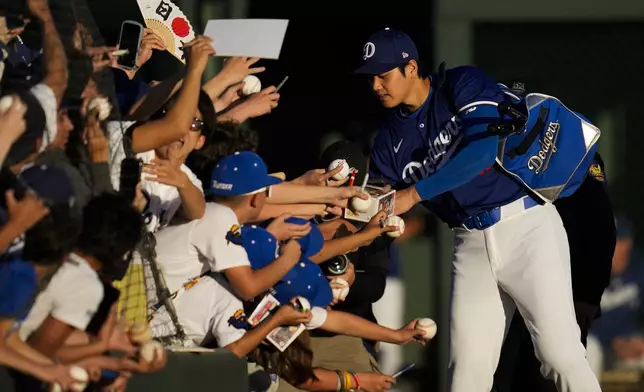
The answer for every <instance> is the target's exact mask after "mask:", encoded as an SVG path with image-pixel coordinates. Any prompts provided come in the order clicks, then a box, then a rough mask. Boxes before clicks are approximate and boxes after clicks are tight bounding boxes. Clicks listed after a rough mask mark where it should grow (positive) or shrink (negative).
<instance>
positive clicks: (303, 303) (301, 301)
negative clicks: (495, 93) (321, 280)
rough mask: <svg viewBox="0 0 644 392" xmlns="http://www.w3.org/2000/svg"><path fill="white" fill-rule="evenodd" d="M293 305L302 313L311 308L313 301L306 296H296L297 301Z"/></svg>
mask: <svg viewBox="0 0 644 392" xmlns="http://www.w3.org/2000/svg"><path fill="white" fill-rule="evenodd" d="M293 306H294V307H295V309H296V310H298V311H300V312H302V313H306V312H308V311H310V310H311V303H310V302H309V300H308V299H306V298H304V297H295V303H294V304H293Z"/></svg>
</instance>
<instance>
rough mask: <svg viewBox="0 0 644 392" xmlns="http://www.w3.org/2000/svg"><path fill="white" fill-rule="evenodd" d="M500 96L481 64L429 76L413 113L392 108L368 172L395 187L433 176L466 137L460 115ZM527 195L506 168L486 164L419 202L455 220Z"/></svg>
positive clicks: (498, 89) (378, 137)
mask: <svg viewBox="0 0 644 392" xmlns="http://www.w3.org/2000/svg"><path fill="white" fill-rule="evenodd" d="M503 100H504V94H503V92H502V90H501V89H500V88H499V87H498V86H497V85H496V83H495V82H494V81H493V80H492V79H491V78H489V77H488V76H487V75H485V74H484V73H483V72H482V71H481V70H480V69H479V68H475V67H456V68H452V69H450V70H447V71H446V72H445V75H444V79H441V75H438V74H435V75H432V76H431V89H430V94H429V96H428V97H427V100H426V101H425V103H424V104H423V105H422V106H421V107H420V108H419V109H418V110H417V111H416V112H414V113H412V114H404V113H402V111H401V110H400V109H399V108H396V109H393V110H392V112H391V114H390V116H389V118H388V120H387V121H386V122H385V123H384V124H383V125H382V127H381V129H380V132H379V133H378V135H377V136H376V139H375V141H374V146H373V150H372V154H371V163H370V169H371V174H370V176H371V177H372V178H375V179H381V180H384V181H385V182H387V183H389V184H391V185H392V186H393V187H394V188H396V189H404V188H407V187H408V186H410V185H412V184H414V183H416V182H418V181H420V180H422V179H423V178H426V177H429V176H431V175H432V174H433V173H435V172H436V171H438V170H440V169H441V167H442V166H443V165H445V163H446V162H447V161H448V160H449V159H450V158H451V157H452V156H454V154H458V151H459V149H460V148H461V147H462V146H463V143H465V139H464V136H465V129H463V124H462V122H461V120H460V118H459V110H462V113H468V111H470V112H471V111H475V110H477V107H480V105H493V104H494V103H498V102H501V101H503ZM524 195H525V192H524V191H523V189H522V188H521V187H520V186H519V185H518V184H517V183H516V182H515V181H514V180H513V179H511V178H510V177H508V176H507V175H506V174H504V173H502V172H500V171H498V170H496V169H487V170H484V171H483V172H482V173H481V174H480V175H479V176H477V177H475V178H474V179H472V180H470V181H469V182H468V183H466V184H465V185H463V186H460V187H458V188H456V189H453V190H452V191H450V192H447V193H444V194H442V195H440V196H438V197H436V198H434V199H432V200H428V201H426V202H424V203H423V204H424V205H425V206H426V207H428V208H429V209H431V210H432V211H433V212H434V213H436V215H437V216H438V217H439V218H441V219H442V220H443V221H445V222H447V223H448V224H450V225H458V224H460V223H462V221H463V220H464V219H465V218H467V217H469V216H471V215H473V214H476V213H478V212H480V211H482V210H486V209H489V208H493V207H497V206H500V205H504V204H507V203H510V202H512V201H514V200H516V199H518V198H519V197H522V196H524Z"/></svg>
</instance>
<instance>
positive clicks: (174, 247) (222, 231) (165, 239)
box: [156, 203, 250, 293]
mask: <svg viewBox="0 0 644 392" xmlns="http://www.w3.org/2000/svg"><path fill="white" fill-rule="evenodd" d="M235 233H236V234H237V235H235ZM156 239H157V247H156V253H157V263H158V265H159V268H161V270H162V271H163V276H164V277H165V281H166V284H167V286H168V289H169V290H170V292H171V293H172V292H174V291H176V290H177V289H179V287H181V285H182V284H184V283H185V282H186V281H188V280H190V279H192V278H194V277H196V276H199V275H201V274H202V273H204V272H206V271H209V270H210V271H213V272H222V271H224V270H227V269H229V268H234V267H241V266H250V261H249V260H248V254H247V253H246V250H245V249H244V247H243V246H242V245H241V237H240V224H239V220H238V219H237V215H235V213H234V212H233V210H231V209H230V208H229V207H226V206H224V205H222V204H218V203H206V212H205V214H204V216H203V218H201V219H196V220H193V221H190V222H187V223H183V224H179V225H176V226H169V227H166V228H164V229H163V230H161V231H159V232H158V233H157V234H156ZM231 239H232V240H233V241H230V240H231Z"/></svg>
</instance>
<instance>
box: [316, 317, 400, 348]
mask: <svg viewBox="0 0 644 392" xmlns="http://www.w3.org/2000/svg"><path fill="white" fill-rule="evenodd" d="M320 329H323V330H325V331H328V332H332V333H337V334H342V335H347V336H354V337H357V338H362V339H367V340H374V341H378V342H387V343H396V331H394V330H393V329H389V328H386V327H383V326H381V325H378V324H376V323H372V322H371V321H369V320H366V319H364V318H362V317H358V316H356V315H353V314H351V313H345V312H340V311H337V310H330V311H328V314H327V317H326V321H325V322H324V324H323V325H322V326H321V327H320Z"/></svg>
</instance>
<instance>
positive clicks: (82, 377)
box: [51, 365, 89, 392]
mask: <svg viewBox="0 0 644 392" xmlns="http://www.w3.org/2000/svg"><path fill="white" fill-rule="evenodd" d="M69 375H70V376H71V377H72V378H73V379H74V380H76V382H75V383H73V384H72V385H71V389H70V390H71V391H74V392H82V391H83V390H85V388H87V383H88V382H89V375H88V374H87V371H85V369H83V368H82V367H80V366H76V365H72V366H70V367H69ZM51 390H52V392H62V390H63V388H62V387H61V386H60V384H58V383H55V384H54V385H53V387H52V389H51Z"/></svg>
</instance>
